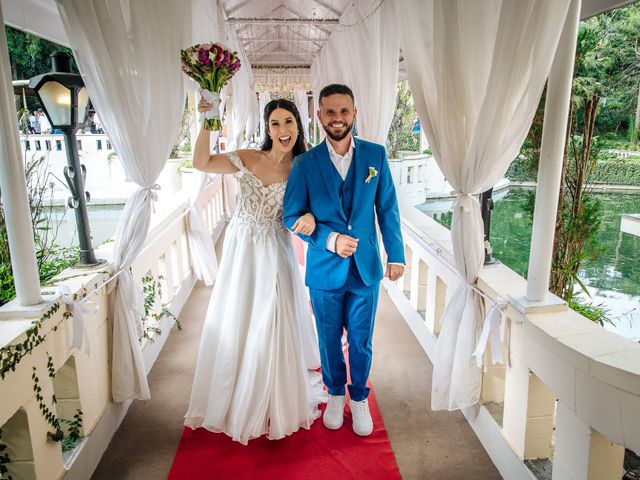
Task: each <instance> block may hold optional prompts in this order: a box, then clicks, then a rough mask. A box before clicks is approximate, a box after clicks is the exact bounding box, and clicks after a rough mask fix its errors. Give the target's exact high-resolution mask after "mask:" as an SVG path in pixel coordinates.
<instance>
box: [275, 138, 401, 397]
mask: <svg viewBox="0 0 640 480" xmlns="http://www.w3.org/2000/svg"><path fill="white" fill-rule="evenodd" d="M354 146H355V148H354V153H353V158H352V161H351V166H350V167H349V171H348V173H347V177H346V179H345V180H343V179H342V177H341V176H340V174H339V173H338V171H337V170H336V168H335V167H334V165H333V163H332V161H331V159H330V157H329V151H328V149H327V145H326V141H325V142H322V143H321V144H320V145H318V146H317V147H315V148H312V149H311V150H309V151H308V152H306V153H304V154H303V155H300V156H299V157H297V158H296V159H295V160H294V164H293V167H292V169H291V174H290V175H289V181H288V183H287V190H286V193H285V197H284V223H285V225H286V226H287V227H288V228H290V229H291V228H292V227H293V224H294V223H295V221H296V220H297V219H298V218H299V217H300V216H301V215H303V214H305V213H307V212H311V213H312V214H313V216H314V217H315V220H316V229H315V231H314V232H313V233H312V234H311V235H310V236H305V235H300V236H301V237H302V238H303V239H304V240H305V241H307V242H308V243H309V248H308V250H307V268H306V276H305V278H306V284H307V286H308V287H309V291H310V294H311V303H312V306H313V311H314V314H315V317H316V324H317V327H318V339H319V344H320V356H321V362H322V375H323V380H324V383H325V385H326V386H327V388H328V390H329V393H330V394H332V395H344V394H345V384H346V382H347V374H346V367H345V362H344V355H343V353H342V344H341V338H342V331H343V328H346V330H347V336H348V341H349V363H350V373H351V384H350V385H349V393H350V395H351V399H352V400H355V401H360V400H363V399H365V398H366V397H367V395H368V394H369V388H367V386H366V382H367V379H368V377H369V370H370V368H371V338H372V333H373V321H374V318H375V312H376V307H377V303H378V291H379V283H380V280H381V279H382V275H383V272H382V262H381V259H380V250H379V247H378V237H377V234H376V225H375V214H376V213H377V216H378V225H379V226H380V231H381V233H382V241H383V243H384V247H385V251H386V252H387V257H388V262H390V263H400V264H404V246H403V242H402V235H401V231H400V216H399V213H398V203H397V199H396V192H395V188H394V186H393V180H392V178H391V172H390V170H389V165H388V163H387V158H386V155H385V151H384V147H382V146H381V145H378V144H375V143H371V142H367V141H364V140H360V139H357V138H354ZM371 169H374V170H375V173H376V175H375V176H372V177H371V178H370V180H369V181H368V182H367V181H366V179H367V177H369V174H370V170H371ZM331 232H337V233H340V234H345V235H349V236H351V237H354V238H357V239H358V240H359V242H358V246H357V249H356V252H355V253H354V254H353V256H351V257H349V258H342V257H340V256H339V255H338V254H336V253H333V252H331V251H329V250H327V248H326V243H327V238H328V237H329V235H330V234H331Z"/></svg>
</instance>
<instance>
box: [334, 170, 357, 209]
mask: <svg viewBox="0 0 640 480" xmlns="http://www.w3.org/2000/svg"><path fill="white" fill-rule="evenodd" d="M332 165H333V163H332ZM354 165H355V161H354V159H353V158H352V159H351V165H349V170H348V172H347V178H345V179H344V180H342V177H341V176H340V173H338V170H337V169H336V168H335V165H333V167H334V168H333V169H332V170H333V177H334V179H335V181H336V185H337V186H338V195H339V196H340V202H341V203H342V210H343V211H344V214H345V215H346V217H347V218H349V217H350V216H351V204H352V203H353V190H354V187H355V174H354V171H355V168H354V167H353V166H354Z"/></svg>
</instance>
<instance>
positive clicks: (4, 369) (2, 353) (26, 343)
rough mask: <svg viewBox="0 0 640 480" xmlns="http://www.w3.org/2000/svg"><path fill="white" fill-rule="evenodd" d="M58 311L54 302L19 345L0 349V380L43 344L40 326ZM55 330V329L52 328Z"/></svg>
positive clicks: (35, 321)
mask: <svg viewBox="0 0 640 480" xmlns="http://www.w3.org/2000/svg"><path fill="white" fill-rule="evenodd" d="M58 310H60V302H56V303H54V304H53V305H51V308H49V310H47V311H46V312H45V313H44V314H43V315H42V316H41V317H40V318H39V319H38V320H34V321H33V323H32V326H31V328H29V329H28V330H27V331H26V332H25V333H26V338H25V339H24V340H23V341H22V342H21V343H16V344H12V345H7V346H5V347H2V348H0V379H2V380H4V377H5V375H6V374H7V373H8V372H10V371H11V372H14V371H15V369H16V365H18V363H20V360H22V358H23V357H24V356H25V355H27V354H30V353H31V352H32V351H33V349H34V348H35V347H37V346H38V345H40V344H41V343H42V342H44V340H45V338H46V335H41V334H40V331H41V329H42V324H43V323H44V322H45V321H46V320H48V319H50V318H51V317H52V316H53V315H55V314H56V313H57V312H58ZM70 315H71V313H69V312H65V314H64V318H65V319H66V318H68V317H69V316H70ZM54 328H57V327H54Z"/></svg>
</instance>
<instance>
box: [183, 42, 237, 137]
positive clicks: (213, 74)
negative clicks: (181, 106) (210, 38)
mask: <svg viewBox="0 0 640 480" xmlns="http://www.w3.org/2000/svg"><path fill="white" fill-rule="evenodd" d="M180 58H181V60H182V71H183V72H184V73H185V74H187V75H188V76H189V77H191V78H193V80H194V81H195V82H196V83H197V84H198V85H200V87H201V88H203V89H205V90H208V91H210V92H214V93H218V94H219V93H220V90H222V87H224V86H225V85H226V83H227V82H228V81H229V80H230V79H231V77H233V75H234V74H235V73H236V72H237V71H238V70H239V69H240V66H241V64H240V59H239V58H238V54H237V52H231V51H230V50H229V49H227V48H225V47H224V46H222V45H220V44H216V43H204V44H198V45H194V46H192V47H189V48H187V49H186V50H181V51H180ZM208 113H209V112H208ZM204 128H205V129H207V130H220V129H221V128H222V124H221V123H220V119H219V118H207V119H206V120H205V122H204Z"/></svg>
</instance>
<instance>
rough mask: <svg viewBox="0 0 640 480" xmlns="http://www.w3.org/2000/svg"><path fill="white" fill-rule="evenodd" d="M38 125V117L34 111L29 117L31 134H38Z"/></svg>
mask: <svg viewBox="0 0 640 480" xmlns="http://www.w3.org/2000/svg"><path fill="white" fill-rule="evenodd" d="M37 125H38V117H36V112H35V110H34V111H33V112H31V115H29V132H31V133H36V127H37ZM38 128H39V127H38Z"/></svg>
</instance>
